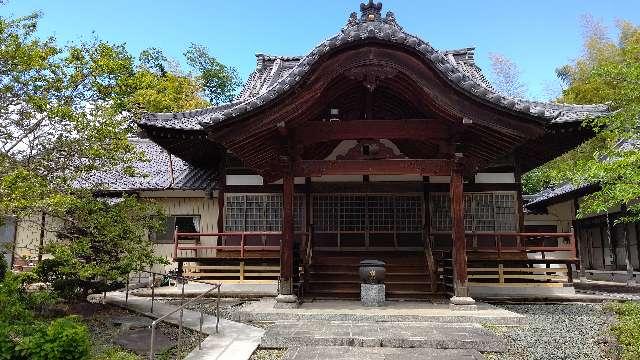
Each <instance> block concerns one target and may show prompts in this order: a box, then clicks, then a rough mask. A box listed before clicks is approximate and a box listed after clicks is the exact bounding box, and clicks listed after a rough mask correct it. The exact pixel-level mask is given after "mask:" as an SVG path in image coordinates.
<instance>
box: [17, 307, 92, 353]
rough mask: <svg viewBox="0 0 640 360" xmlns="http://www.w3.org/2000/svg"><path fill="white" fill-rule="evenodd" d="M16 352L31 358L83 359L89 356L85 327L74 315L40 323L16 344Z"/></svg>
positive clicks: (88, 343) (87, 334) (87, 336)
mask: <svg viewBox="0 0 640 360" xmlns="http://www.w3.org/2000/svg"><path fill="white" fill-rule="evenodd" d="M17 350H18V352H19V353H20V354H21V355H22V356H24V357H25V358H27V359H32V360H83V359H87V358H88V357H89V350H90V341H89V331H88V330H87V327H86V326H84V325H83V324H81V323H80V322H79V321H78V320H77V318H76V317H65V318H60V319H56V320H53V321H52V322H51V323H49V325H41V326H39V328H38V329H37V330H36V331H35V333H34V334H33V335H31V336H27V337H25V338H24V339H22V341H20V343H19V344H18V346H17Z"/></svg>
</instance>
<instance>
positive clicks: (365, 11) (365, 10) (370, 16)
mask: <svg viewBox="0 0 640 360" xmlns="http://www.w3.org/2000/svg"><path fill="white" fill-rule="evenodd" d="M381 11H382V3H381V2H379V3H376V2H373V0H369V2H368V3H367V4H365V3H360V13H361V15H360V21H361V22H367V21H381V20H382V14H381Z"/></svg>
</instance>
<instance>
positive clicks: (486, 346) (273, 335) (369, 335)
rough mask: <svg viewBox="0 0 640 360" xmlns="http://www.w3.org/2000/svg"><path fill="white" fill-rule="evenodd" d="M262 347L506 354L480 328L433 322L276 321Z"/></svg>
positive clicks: (501, 344) (494, 338) (503, 347)
mask: <svg viewBox="0 0 640 360" xmlns="http://www.w3.org/2000/svg"><path fill="white" fill-rule="evenodd" d="M261 345H262V347H265V348H288V347H292V346H293V347H296V346H303V347H304V346H352V347H368V348H375V347H390V348H435V349H469V350H477V351H481V352H503V351H505V350H506V344H505V343H504V342H503V341H502V340H500V339H499V338H498V337H497V336H496V335H495V334H493V333H492V332H490V331H489V330H487V329H485V328H483V327H482V326H480V325H479V324H449V323H432V322H428V323H427V322H425V323H418V322H354V321H278V322H276V323H275V324H274V325H273V326H271V327H270V328H269V329H268V330H267V332H266V333H265V334H264V336H263V337H262V343H261Z"/></svg>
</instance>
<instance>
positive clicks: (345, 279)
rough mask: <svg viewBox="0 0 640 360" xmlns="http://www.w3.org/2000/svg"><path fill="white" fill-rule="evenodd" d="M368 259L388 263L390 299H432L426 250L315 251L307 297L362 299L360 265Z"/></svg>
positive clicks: (307, 278)
mask: <svg viewBox="0 0 640 360" xmlns="http://www.w3.org/2000/svg"><path fill="white" fill-rule="evenodd" d="M365 259H375V260H382V261H384V262H385V263H386V279H385V285H386V295H387V298H389V299H430V298H433V297H435V296H438V295H439V293H440V290H441V287H440V286H439V285H438V286H436V291H435V292H434V291H433V290H432V286H431V281H430V276H429V273H428V270H427V264H426V258H425V254H424V251H397V250H395V251H394V250H386V251H369V250H367V251H362V250H352V251H350V250H341V251H318V250H315V251H314V255H313V261H312V263H311V264H310V265H309V266H308V273H307V274H306V276H305V278H306V285H305V297H306V298H316V299H359V298H360V277H359V275H358V267H359V264H360V261H362V260H365Z"/></svg>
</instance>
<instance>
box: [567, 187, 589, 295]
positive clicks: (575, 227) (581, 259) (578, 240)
mask: <svg viewBox="0 0 640 360" xmlns="http://www.w3.org/2000/svg"><path fill="white" fill-rule="evenodd" d="M579 210H580V203H579V202H578V199H577V198H575V199H573V218H574V219H576V220H572V226H571V232H573V236H574V239H575V247H576V254H577V255H578V266H579V267H580V275H579V277H580V282H584V281H586V279H587V271H586V270H587V269H586V267H587V265H586V264H587V261H586V260H587V259H585V255H587V254H588V252H587V253H586V254H585V251H582V250H586V249H585V247H584V246H582V245H585V244H584V243H583V239H582V233H581V227H580V223H579V222H578V220H577V218H578V211H579ZM586 245H587V246H588V243H587V244H586ZM581 246H582V249H581V248H580V247H581ZM567 269H568V271H569V272H570V273H572V275H573V270H572V268H571V265H569V266H568V267H567Z"/></svg>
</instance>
